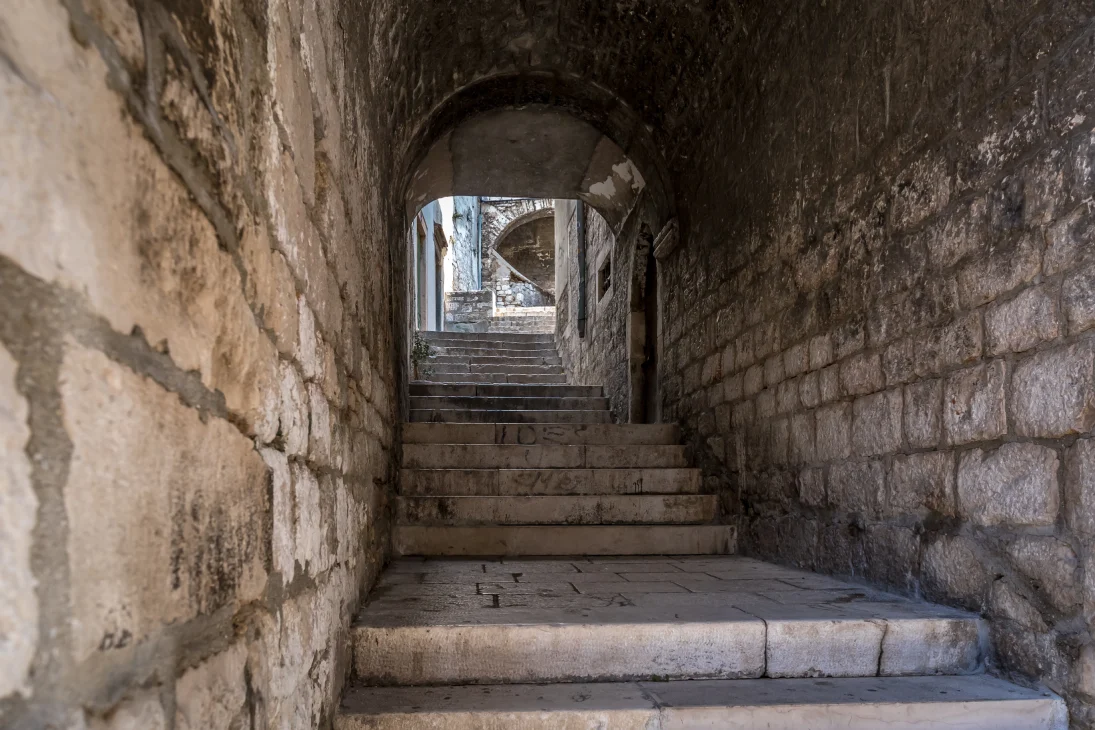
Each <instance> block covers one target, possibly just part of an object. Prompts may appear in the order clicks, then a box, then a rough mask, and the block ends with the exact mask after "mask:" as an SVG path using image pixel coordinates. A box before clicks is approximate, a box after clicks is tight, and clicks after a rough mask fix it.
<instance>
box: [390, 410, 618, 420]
mask: <svg viewBox="0 0 1095 730" xmlns="http://www.w3.org/2000/svg"><path fill="white" fill-rule="evenodd" d="M410 419H411V421H413V422H415V423H612V412H611V411H605V410H596V411H511V410H496V411H489V410H488V411H473V410H468V409H465V408H453V409H419V410H411V412H410Z"/></svg>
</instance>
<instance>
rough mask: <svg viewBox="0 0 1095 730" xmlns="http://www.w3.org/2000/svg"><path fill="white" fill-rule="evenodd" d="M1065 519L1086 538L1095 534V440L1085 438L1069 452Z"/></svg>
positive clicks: (1066, 472) (1066, 466) (1066, 471)
mask: <svg viewBox="0 0 1095 730" xmlns="http://www.w3.org/2000/svg"><path fill="white" fill-rule="evenodd" d="M1065 519H1066V520H1067V522H1068V526H1069V527H1070V528H1071V529H1072V530H1075V531H1076V532H1077V533H1079V534H1080V535H1082V536H1084V537H1085V538H1093V537H1095V440H1093V439H1081V440H1079V441H1077V442H1076V444H1075V445H1074V446H1073V447H1072V448H1071V449H1069V450H1068V453H1067V455H1066V456H1065Z"/></svg>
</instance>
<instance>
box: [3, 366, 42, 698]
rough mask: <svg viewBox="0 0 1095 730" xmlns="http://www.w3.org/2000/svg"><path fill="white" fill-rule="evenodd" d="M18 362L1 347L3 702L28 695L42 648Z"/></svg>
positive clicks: (24, 408)
mask: <svg viewBox="0 0 1095 730" xmlns="http://www.w3.org/2000/svg"><path fill="white" fill-rule="evenodd" d="M16 367H17V365H16V362H15V361H14V360H13V359H12V357H11V355H9V354H8V352H7V350H5V349H4V348H3V347H0V649H2V650H3V655H4V662H3V667H2V668H0V698H3V697H7V696H8V695H10V694H12V693H13V692H20V693H22V694H29V692H30V683H29V677H28V672H29V670H30V665H31V661H32V660H33V659H34V652H35V649H36V648H37V646H38V598H37V596H36V595H35V580H34V576H33V574H32V573H31V568H30V552H31V543H32V540H33V532H34V525H35V523H36V522H37V512H38V499H37V497H36V496H35V494H34V491H33V489H32V488H31V482H30V462H29V461H28V460H27V457H26V453H25V452H24V448H25V447H26V445H27V439H29V438H30V429H29V428H28V426H27V416H28V408H27V402H26V400H25V399H24V398H23V396H22V395H20V394H19V392H18V391H17V390H16V388H15V371H16Z"/></svg>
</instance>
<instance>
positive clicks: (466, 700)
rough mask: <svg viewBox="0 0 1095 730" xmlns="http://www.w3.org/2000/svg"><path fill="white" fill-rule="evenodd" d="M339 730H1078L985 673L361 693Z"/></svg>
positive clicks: (1063, 713) (1043, 698) (1032, 695)
mask: <svg viewBox="0 0 1095 730" xmlns="http://www.w3.org/2000/svg"><path fill="white" fill-rule="evenodd" d="M334 727H335V730H408V729H409V728H431V729H432V730H512V729H513V728H521V729H522V730H557V729H558V728H561V727H566V728H622V729H625V730H670V729H676V730H683V729H684V728H721V729H722V730H756V728H765V729H766V730H879V729H880V728H886V730H937V729H938V728H951V729H952V730H1067V728H1068V711H1067V707H1066V706H1065V703H1064V701H1063V700H1062V699H1061V698H1060V697H1058V696H1056V695H1054V694H1052V693H1050V692H1048V691H1045V690H1035V689H1027V688H1025V687H1020V686H1018V685H1014V684H1011V683H1009V682H1006V681H1004V680H1002V679H997V678H995V677H988V676H984V675H979V676H971V677H869V678H861V677H852V678H847V679H745V680H726V679H722V680H719V679H709V680H699V681H692V682H605V683H590V684H571V683H560V684H534V685H528V684H525V685H519V684H518V685H494V686H489V687H472V686H451V685H450V686H441V687H363V686H355V687H352V688H350V689H349V690H348V691H347V693H346V696H345V697H344V699H343V703H342V706H341V708H340V709H339V713H338V714H337V715H336V716H335V720H334Z"/></svg>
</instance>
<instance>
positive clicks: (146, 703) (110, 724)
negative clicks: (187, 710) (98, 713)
mask: <svg viewBox="0 0 1095 730" xmlns="http://www.w3.org/2000/svg"><path fill="white" fill-rule="evenodd" d="M167 727H168V725H167V715H166V713H165V712H164V709H163V705H161V704H160V700H159V698H158V697H156V696H155V695H147V696H143V697H140V698H136V699H132V700H126V701H125V702H123V703H121V704H120V705H119V706H118V707H115V708H114V709H112V710H111V711H110V712H109V713H108V714H107V715H106V716H105V717H101V718H92V720H91V722H90V723H89V724H88V729H89V730H166V728H167Z"/></svg>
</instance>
